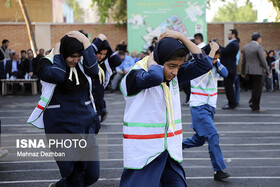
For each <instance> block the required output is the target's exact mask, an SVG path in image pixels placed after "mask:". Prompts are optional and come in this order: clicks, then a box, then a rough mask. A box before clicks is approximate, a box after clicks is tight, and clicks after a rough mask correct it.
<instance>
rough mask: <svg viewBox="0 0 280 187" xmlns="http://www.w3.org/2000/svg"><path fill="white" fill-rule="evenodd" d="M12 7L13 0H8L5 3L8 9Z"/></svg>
mask: <svg viewBox="0 0 280 187" xmlns="http://www.w3.org/2000/svg"><path fill="white" fill-rule="evenodd" d="M11 5H12V2H11V0H6V2H5V7H6V8H10V7H11Z"/></svg>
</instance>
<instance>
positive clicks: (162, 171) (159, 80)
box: [120, 30, 213, 187]
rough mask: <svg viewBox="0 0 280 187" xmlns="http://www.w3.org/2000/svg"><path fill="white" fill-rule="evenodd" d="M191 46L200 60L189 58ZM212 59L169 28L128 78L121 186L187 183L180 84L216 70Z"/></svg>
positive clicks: (124, 87)
mask: <svg viewBox="0 0 280 187" xmlns="http://www.w3.org/2000/svg"><path fill="white" fill-rule="evenodd" d="M187 49H188V50H189V51H190V52H192V54H193V56H194V59H195V61H194V62H185V56H186V54H188V52H187ZM212 67H213V65H212V59H210V58H209V57H208V56H207V55H206V54H205V53H204V52H203V51H201V49H199V48H198V47H197V46H196V45H195V44H194V43H192V42H191V41H190V40H188V39H187V38H186V37H185V36H184V35H183V34H181V33H179V32H176V31H171V30H167V31H166V32H164V33H163V34H162V35H161V40H160V41H159V42H158V43H157V45H156V46H155V48H154V52H153V53H152V54H151V55H150V56H148V57H145V58H144V59H142V60H141V61H138V62H137V63H136V64H135V66H134V67H133V69H132V70H131V71H130V72H129V73H128V74H127V75H126V76H125V77H124V78H123V79H122V81H121V85H120V88H121V91H122V93H123V95H124V98H125V101H126V106H125V114H124V125H123V154H124V171H123V174H122V177H121V182H120V186H121V187H131V186H133V187H142V186H153V187H158V186H166V185H167V184H168V185H169V186H176V187H181V186H182V187H183V186H186V180H185V173H184V169H183V167H182V165H181V164H180V163H181V162H182V160H183V157H182V120H181V104H180V93H179V83H183V82H185V81H189V80H191V79H194V78H196V77H198V76H200V75H202V74H204V73H206V72H208V71H209V70H210V69H212Z"/></svg>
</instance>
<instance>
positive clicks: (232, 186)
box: [0, 91, 280, 187]
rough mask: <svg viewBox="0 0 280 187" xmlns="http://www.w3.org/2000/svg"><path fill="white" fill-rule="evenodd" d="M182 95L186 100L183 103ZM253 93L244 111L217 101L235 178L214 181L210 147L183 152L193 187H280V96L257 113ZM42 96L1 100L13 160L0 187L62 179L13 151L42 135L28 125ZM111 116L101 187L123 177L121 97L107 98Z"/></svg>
mask: <svg viewBox="0 0 280 187" xmlns="http://www.w3.org/2000/svg"><path fill="white" fill-rule="evenodd" d="M181 94H182V98H181V100H182V101H183V99H184V97H185V96H184V94H183V93H181ZM249 97H250V92H242V93H241V102H240V106H239V107H238V108H237V109H235V110H222V109H221V106H223V105H224V104H225V103H226V97H225V95H224V94H219V96H218V107H217V110H216V116H215V122H216V127H217V129H218V131H219V133H220V145H221V148H222V151H223V155H224V159H225V162H226V164H227V166H228V168H227V171H228V172H230V173H231V174H232V177H231V178H229V179H227V180H226V181H225V182H217V181H214V180H213V171H212V167H211V162H210V159H209V155H208V149H207V144H206V145H204V146H202V147H199V148H191V149H185V150H184V151H183V156H184V161H183V163H182V164H183V166H184V169H185V172H186V177H187V183H188V186H190V187H192V186H193V187H203V186H207V187H209V186H210V187H222V186H229V187H241V186H242V187H244V186H245V187H247V186H248V187H249V186H250V187H256V186H259V187H266V186H267V187H279V186H280V99H279V98H280V92H279V91H277V92H272V93H267V92H263V95H262V100H261V106H262V107H263V108H264V109H266V112H264V113H253V112H251V111H250V109H249V107H248V100H249ZM38 99H39V95H36V96H31V95H16V96H11V95H10V96H0V119H1V121H2V145H3V146H4V147H6V148H7V149H9V151H10V154H9V155H8V156H7V157H5V158H1V159H0V186H1V187H2V186H3V187H4V186H5V187H21V186H24V187H45V186H48V185H49V183H51V182H55V181H57V180H58V179H60V174H59V171H58V168H57V166H56V164H55V162H54V161H53V159H52V158H49V159H45V160H41V161H38V160H14V159H13V158H14V157H15V155H13V154H11V152H13V148H12V145H13V143H14V141H15V139H16V137H19V136H22V135H26V136H27V137H28V135H27V134H36V135H40V134H43V131H42V130H40V129H37V128H35V127H33V126H31V125H28V124H25V122H26V120H27V118H28V116H29V115H30V113H31V111H32V110H33V108H34V107H35V106H36V104H37V101H38ZM106 101H107V106H108V110H109V115H108V118H107V120H106V121H105V123H104V124H103V125H102V128H101V130H100V133H99V135H98V142H99V146H100V147H99V150H100V160H101V174H100V179H99V181H98V182H97V183H96V184H94V185H92V186H96V187H104V186H112V187H113V186H118V184H119V181H120V177H121V173H122V165H123V164H122V120H123V111H124V99H123V97H122V95H121V94H120V93H118V92H117V93H113V94H111V93H106ZM182 114H183V135H184V138H186V137H188V136H191V135H192V134H193V131H192V129H190V128H189V125H190V122H191V117H190V111H189V108H188V107H185V106H184V107H182Z"/></svg>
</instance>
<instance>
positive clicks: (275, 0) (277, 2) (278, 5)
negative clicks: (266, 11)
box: [270, 0, 280, 22]
mask: <svg viewBox="0 0 280 187" xmlns="http://www.w3.org/2000/svg"><path fill="white" fill-rule="evenodd" d="M270 1H271V2H272V4H273V7H274V8H275V10H276V12H277V16H276V18H275V21H276V22H278V21H280V0H270Z"/></svg>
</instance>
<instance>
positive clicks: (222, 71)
mask: <svg viewBox="0 0 280 187" xmlns="http://www.w3.org/2000/svg"><path fill="white" fill-rule="evenodd" d="M214 65H215V66H216V68H217V72H218V73H219V74H220V75H221V76H222V77H227V76H228V70H227V68H226V67H225V66H224V65H223V64H221V62H220V60H219V59H217V61H216V63H215V64H214Z"/></svg>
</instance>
